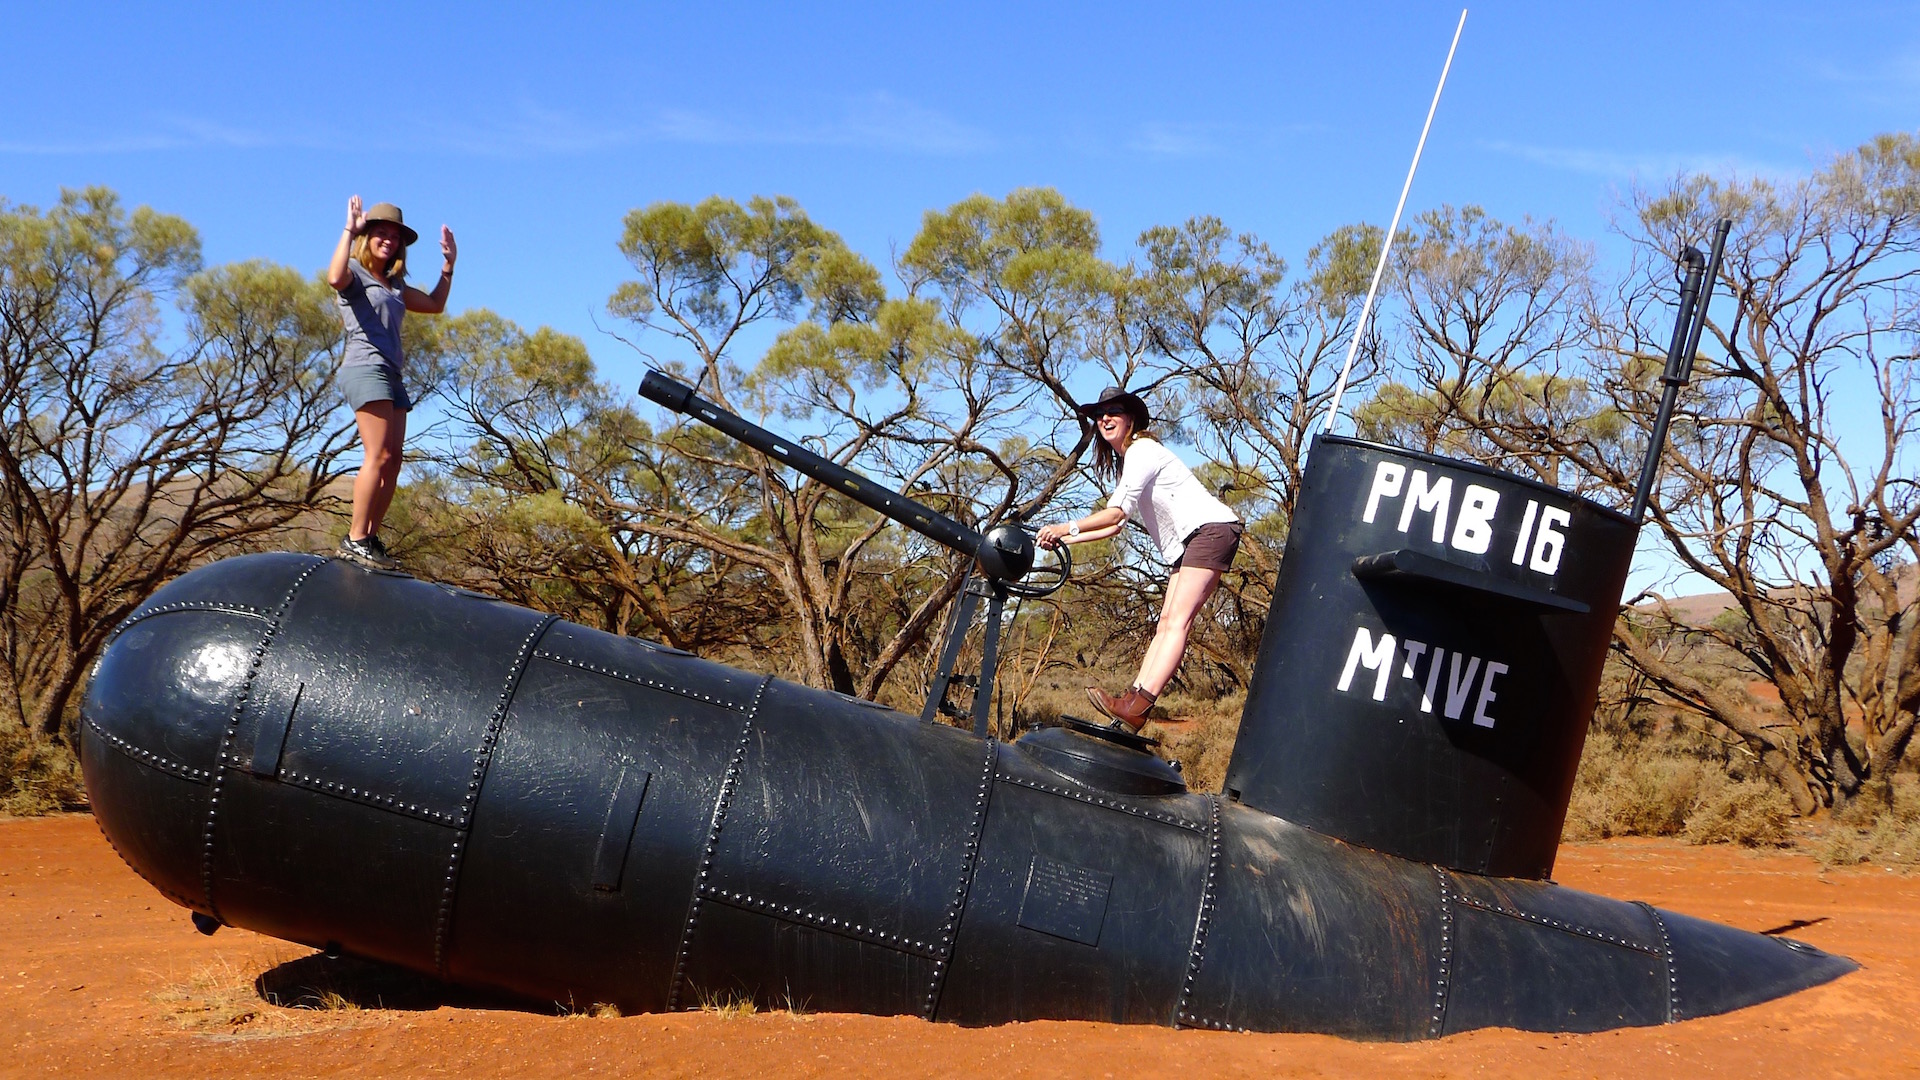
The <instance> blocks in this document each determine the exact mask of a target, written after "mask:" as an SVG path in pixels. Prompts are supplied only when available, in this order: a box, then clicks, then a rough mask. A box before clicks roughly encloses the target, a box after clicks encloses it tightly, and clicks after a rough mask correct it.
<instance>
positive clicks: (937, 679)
mask: <svg viewBox="0 0 1920 1080" xmlns="http://www.w3.org/2000/svg"><path fill="white" fill-rule="evenodd" d="M640 396H641V397H644V398H646V399H647V400H648V401H651V402H654V403H655V404H658V405H664V406H666V407H667V408H669V409H672V410H673V411H674V412H677V413H680V414H681V415H683V416H687V417H690V418H692V419H695V420H698V421H700V422H701V423H704V424H706V425H708V426H709V427H712V428H713V429H714V430H716V431H719V432H720V433H722V434H724V435H728V436H731V437H732V438H734V439H736V440H738V441H739V442H742V443H745V444H746V445H747V446H750V447H752V448H753V449H755V450H758V451H760V452H761V453H762V454H765V455H766V456H767V457H768V458H769V459H771V460H773V461H777V462H779V463H781V464H783V465H786V466H789V467H791V468H793V469H794V470H795V471H797V472H799V473H801V474H802V475H804V476H810V477H812V478H813V479H815V480H818V481H820V482H821V483H823V484H825V485H827V486H828V487H830V488H832V489H833V490H835V491H838V492H840V493H841V494H843V495H845V496H847V497H848V498H850V499H852V500H854V501H855V502H857V503H859V504H861V505H862V506H865V507H867V508H868V509H870V510H874V511H877V512H879V513H881V514H884V515H886V516H887V517H890V518H892V519H893V520H895V521H897V522H899V523H900V524H902V525H905V526H906V527H907V528H909V529H912V530H913V531H914V532H917V533H919V534H920V535H922V536H924V537H926V538H927V539H929V540H933V541H935V542H936V543H940V544H944V545H945V546H947V547H949V548H951V549H953V550H954V551H957V552H959V553H960V554H962V555H967V556H971V557H972V559H973V566H972V571H970V572H969V575H968V580H967V581H966V583H965V584H963V585H962V587H961V592H960V596H959V599H958V601H957V602H956V603H955V604H954V607H953V617H952V619H951V620H949V623H948V626H947V644H946V648H944V649H943V650H942V651H941V655H940V666H939V668H938V669H937V670H936V672H935V674H934V679H933V685H932V686H931V687H930V688H929V689H928V691H927V703H926V705H925V707H924V708H923V709H922V710H921V713H920V719H921V720H923V721H925V722H928V723H932V722H933V721H934V720H935V719H936V718H937V717H938V716H939V715H940V714H941V712H942V711H950V709H949V707H947V705H946V701H947V690H948V688H949V687H951V686H952V685H954V684H955V683H957V682H962V681H963V680H962V678H960V677H957V676H955V675H954V672H953V668H954V665H955V664H956V663H958V662H959V658H960V648H961V646H962V645H963V644H964V643H965V641H966V631H967V628H968V627H970V626H972V625H973V616H974V611H975V610H976V608H977V606H978V605H979V602H980V599H981V597H982V596H984V597H985V598H986V600H987V624H986V631H985V637H984V640H983V641H982V643H981V650H980V653H981V656H980V674H979V675H978V676H976V677H975V678H973V679H967V680H964V681H965V682H967V683H970V684H971V685H972V686H973V731H974V734H976V735H985V734H986V733H987V720H988V717H987V710H988V703H989V701H990V700H991V699H992V696H993V681H994V675H995V670H996V668H997V667H998V665H999V658H1000V613H1001V611H1002V610H1004V608H1005V606H1006V602H1007V597H1008V596H1009V595H1012V596H1023V597H1037V596H1045V595H1047V594H1048V593H1051V592H1054V591H1055V590H1057V589H1059V588H1060V587H1061V586H1062V585H1065V584H1066V581H1067V578H1068V577H1069V575H1071V573H1072V566H1073V564H1072V561H1071V559H1070V558H1069V556H1068V555H1067V549H1066V548H1064V547H1061V548H1058V549H1056V550H1055V553H1054V554H1055V557H1056V558H1057V559H1058V560H1059V561H1058V563H1057V564H1056V565H1055V567H1052V568H1041V569H1040V570H1039V571H1038V572H1039V573H1041V574H1043V575H1046V576H1047V577H1049V578H1050V579H1051V580H1047V581H1044V582H1041V583H1037V584H1030V583H1025V582H1022V581H1021V579H1022V578H1025V577H1027V576H1028V575H1030V574H1033V573H1035V567H1034V544H1033V537H1032V536H1030V535H1028V534H1027V531H1026V530H1025V529H1023V528H1021V527H1020V526H1019V525H1018V524H1015V523H1013V522H1002V523H1001V524H999V525H995V526H994V527H992V528H990V529H988V530H987V531H986V533H985V534H984V535H982V534H981V533H979V532H977V531H976V530H974V529H970V528H968V527H967V526H965V525H962V524H961V523H960V522H958V521H955V520H954V519H953V518H951V517H948V516H947V515H946V514H943V513H941V512H940V511H938V510H935V509H934V508H932V507H930V506H928V505H927V504H925V503H923V502H920V501H919V500H917V499H913V498H910V497H908V496H906V495H903V494H901V493H900V492H897V491H892V490H889V489H887V488H884V487H881V486H880V485H879V484H876V483H874V482H873V481H871V480H869V479H867V478H866V477H864V476H861V475H860V474H859V473H857V472H854V471H853V470H852V469H849V468H847V467H846V466H844V465H841V464H840V463H838V462H836V461H831V460H829V459H827V458H825V457H822V456H821V455H819V454H816V453H814V452H813V451H811V450H809V449H807V448H806V447H804V446H801V445H800V444H799V443H796V442H794V441H792V440H791V439H783V438H781V437H780V436H778V435H775V434H774V433H773V432H771V431H768V430H767V429H766V428H763V427H761V426H759V425H758V424H755V423H753V422H751V421H749V420H747V419H745V418H743V417H740V416H738V415H735V414H734V413H731V412H728V411H727V410H726V409H723V408H721V407H720V406H718V405H716V404H714V403H713V402H711V401H708V400H706V399H705V398H702V397H700V396H699V395H697V394H695V393H694V392H693V387H691V386H688V385H687V384H686V383H683V382H681V381H679V380H678V379H675V378H673V377H672V376H670V375H666V374H664V373H662V372H659V371H649V372H647V377H646V378H645V379H643V380H641V383H640ZM973 571H977V572H978V578H975V577H974V573H973Z"/></svg>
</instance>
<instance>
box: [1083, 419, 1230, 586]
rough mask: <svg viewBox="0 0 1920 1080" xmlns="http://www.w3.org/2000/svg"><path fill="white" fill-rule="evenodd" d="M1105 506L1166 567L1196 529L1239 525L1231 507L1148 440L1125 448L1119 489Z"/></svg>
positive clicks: (1153, 442) (1174, 458)
mask: <svg viewBox="0 0 1920 1080" xmlns="http://www.w3.org/2000/svg"><path fill="white" fill-rule="evenodd" d="M1107 505H1108V506H1110V507H1118V508H1119V509H1120V511H1121V512H1122V513H1124V514H1126V515H1127V516H1128V517H1130V518H1132V519H1134V520H1135V521H1138V522H1139V523H1140V525H1141V527H1142V528H1144V529H1146V530H1147V535H1148V536H1151V537H1153V542H1154V545H1155V546H1157V547H1158V548H1159V549H1160V555H1161V557H1162V558H1165V559H1166V560H1167V561H1168V562H1172V561H1173V560H1175V559H1177V558H1179V557H1180V555H1181V553H1182V552H1184V551H1186V549H1187V537H1189V536H1192V535H1193V533H1194V530H1196V529H1198V528H1199V527H1200V526H1202V525H1211V524H1213V523H1214V522H1235V521H1239V520H1240V516H1239V515H1238V514H1235V513H1234V512H1233V508H1232V507H1230V506H1228V505H1227V504H1226V503H1223V502H1221V501H1220V500H1219V499H1216V498H1214V497H1213V493H1212V492H1210V491H1208V490H1207V489H1206V488H1205V487H1203V486H1201V483H1200V481H1199V480H1196V479H1194V476H1193V470H1191V469H1189V468H1187V467H1186V465H1184V464H1182V463H1181V461H1180V459H1179V458H1177V457H1175V456H1173V451H1171V450H1169V449H1167V448H1166V447H1164V446H1161V445H1160V443H1159V441H1158V440H1155V439H1149V438H1140V439H1136V440H1134V443H1133V445H1132V446H1129V447H1127V453H1126V456H1125V457H1124V458H1122V459H1121V463H1120V483H1119V485H1118V486H1116V487H1115V488H1114V489H1113V496H1112V497H1111V498H1109V499H1108V500H1107Z"/></svg>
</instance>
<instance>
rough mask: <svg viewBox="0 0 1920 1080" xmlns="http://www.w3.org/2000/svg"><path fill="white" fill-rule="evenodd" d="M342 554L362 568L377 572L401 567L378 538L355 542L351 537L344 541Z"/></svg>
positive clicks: (341, 549)
mask: <svg viewBox="0 0 1920 1080" xmlns="http://www.w3.org/2000/svg"><path fill="white" fill-rule="evenodd" d="M340 553H341V554H342V555H345V556H346V557H347V558H349V559H352V560H353V561H354V562H357V563H359V564H360V565H361V566H369V567H372V568H373V569H375V570H392V569H394V568H396V567H398V566H399V565H400V564H399V563H397V562H395V561H394V559H393V556H391V555H389V554H387V546H386V545H385V544H382V543H381V542H380V538H379V537H377V536H369V537H367V538H365V539H363V540H355V539H352V538H351V537H349V538H348V539H345V540H342V541H340Z"/></svg>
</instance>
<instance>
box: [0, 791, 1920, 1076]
mask: <svg viewBox="0 0 1920 1080" xmlns="http://www.w3.org/2000/svg"><path fill="white" fill-rule="evenodd" d="M1559 880H1560V881H1561V882H1562V883H1563V884H1566V885H1569V886H1572V887H1574V888H1579V889H1587V890H1590V891H1593V892H1597V893H1602V894H1605V895H1608V896H1615V897H1621V898H1628V899H1643V900H1649V901H1651V902H1653V903H1655V904H1659V905H1661V906H1662V907H1668V908H1672V909H1674V910H1677V911H1682V912H1685V913H1687V914H1690V915H1698V916H1703V917H1705V918H1709V919H1715V920H1718V921H1721V922H1725V923H1730V924H1732V925H1734V926H1739V927H1743V928H1746V929H1749V930H1771V929H1776V928H1779V927H1785V926H1792V927H1794V929H1793V930H1792V933H1793V934H1794V936H1796V937H1798V938H1800V939H1801V940H1804V941H1808V942H1811V943H1812V944H1815V945H1818V946H1820V947H1821V948H1824V949H1829V950H1832V951H1835V952H1841V953H1846V954H1847V955H1849V956H1852V957H1853V958H1854V959H1856V960H1859V961H1860V962H1861V963H1862V964H1864V965H1865V969H1864V970H1862V971H1860V972H1857V973H1855V974H1853V975H1849V976H1847V977H1845V978H1843V979H1841V980H1839V981H1838V982H1835V983H1832V984H1829V985H1827V986H1822V987H1817V988H1815V989H1813V990H1810V991H1807V992H1806V993H1803V994H1798V995H1795V996H1793V997H1789V998H1786V999H1784V1000H1781V1001H1775V1002H1770V1003H1768V1004H1765V1005H1761V1006H1758V1007H1756V1008H1752V1009H1747V1010H1745V1011H1742V1012H1738V1013H1734V1014H1732V1015H1730V1016H1718V1017H1712V1018H1709V1019H1705V1020H1694V1021H1689V1022H1687V1023H1683V1024H1675V1025H1671V1026H1668V1027H1661V1028H1640V1029H1635V1030H1630V1031H1617V1032H1607V1033H1604V1034H1600V1035H1571V1036H1570V1035H1530V1034H1526V1033H1523V1032H1514V1031H1480V1032H1474V1033H1471V1034H1467V1035H1463V1036H1457V1037H1454V1038H1451V1039H1446V1040H1443V1041H1440V1042H1433V1043H1417V1044H1411V1045H1398V1044H1369V1043H1353V1042H1345V1041H1342V1040H1339V1039H1333V1038H1327V1037H1324V1036H1313V1035H1234V1034H1220V1033H1213V1032H1202V1031H1172V1030H1168V1029H1164V1028H1148V1027H1118V1026H1114V1025H1110V1024H1090V1023H1033V1024H1015V1025H1008V1026H1005V1027H997V1028H958V1027H952V1026H949V1025H944V1024H929V1023H925V1022H922V1021H919V1020H911V1019H900V1018H890V1019H882V1018H875V1017H865V1016H845V1015H824V1014H806V1013H794V1012H775V1013H762V1014H758V1015H751V1016H741V1015H737V1014H733V1013H728V1012H724V1011H707V1012H696V1013H681V1014H676V1015H671V1016H634V1017H596V1016H591V1015H584V1014H583V1015H573V1016H555V1015H548V1014H543V1013H540V1012H535V1011H530V1009H529V1008H528V1007H525V1006H516V1005H515V1004H514V1003H511V1002H505V1001H495V1000H488V999H485V998H482V997H478V996H475V995H467V994H460V993H457V992H451V993H450V992H448V991H445V990H441V989H438V988H435V987H433V986H431V985H430V984H424V983H420V982H417V981H414V980H410V979H398V980H395V979H393V978H392V977H391V976H386V975H382V974H379V973H368V972H366V971H364V970H361V971H358V972H357V973H355V972H352V971H345V970H344V969H341V968H340V967H339V966H338V965H333V966H331V967H330V966H329V965H327V964H326V962H324V961H322V960H321V959H319V958H317V957H315V956H313V954H311V953H310V952H309V951H308V950H305V949H302V948H299V947H298V946H293V945H287V944H285V943H281V942H275V941H272V940H270V939H267V938H262V937H259V936H258V935H255V934H250V933H247V932H245V931H240V930H222V931H221V932H220V933H219V934H217V935H215V936H214V937H211V938H206V937H201V936H200V935H199V934H196V933H195V932H194V931H193V928H192V926H191V925H190V924H189V923H188V921H187V916H186V912H184V911H182V910H181V909H179V908H176V907H174V906H173V905H172V904H170V903H168V902H167V901H165V900H162V899H161V898H160V897H159V896H158V894H156V893H155V892H154V891H153V890H152V889H150V888H148V887H147V885H146V884H145V883H144V882H142V881H141V880H140V879H139V878H137V877H135V876H134V874H133V873H132V872H131V871H129V870H128V869H127V868H126V867H125V866H124V865H123V864H122V863H121V862H120V860H119V859H118V857H116V856H115V855H114V853H113V851H112V850H111V849H110V848H108V847H107V845H106V842H105V841H104V840H102V839H101V838H100V834H99V833H98V831H97V830H96V829H95V828H94V824H93V820H92V819H91V818H89V817H86V816H84V815H73V816H66V817H55V818H43V819H33V820H0V1075H5V1076H36V1077H37V1076H135V1075H153V1074H159V1075H167V1076H188V1075H191V1076H209V1077H225V1076H266V1075H271V1076H343V1075H351V1076H355V1077H385V1076H415V1075H441V1074H447V1075H487V1076H492V1075H512V1076H516V1077H573V1076H577V1075H580V1074H583V1073H591V1074H599V1075H609V1074H611V1075H646V1076H712V1075H731V1076H764V1075H778V1076H843V1075H856V1076H886V1077H889V1078H893V1077H913V1076H953V1075H980V1076H989V1077H993V1078H995V1080H1000V1078H1002V1077H1010V1076H1038V1077H1053V1076H1094V1077H1099V1076H1121V1077H1144V1076H1148V1075H1165V1074H1170V1073H1179V1074H1184V1075H1192V1076H1208V1077H1212V1076H1260V1077H1276V1076H1371V1075H1380V1074H1391V1075H1413V1076H1421V1077H1431V1076H1464V1075H1488V1076H1524V1077H1551V1076H1580V1077H1586V1076H1634V1077H1635V1078H1636V1080H1645V1078H1649V1077H1664V1076H1683V1077H1687V1078H1688V1080H1694V1078H1700V1077H1715V1076H1725V1077H1736V1078H1739V1080H1753V1078H1756V1077H1765V1076H1791V1077H1796V1078H1807V1077H1829V1076H1860V1077H1876V1078H1879V1077H1890V1076H1920V1019H1916V1017H1920V878H1916V877H1912V876H1899V875H1895V874H1890V873H1887V872H1885V871H1883V870H1848V871H1837V872H1835V871H1829V872H1822V871H1821V869H1820V867H1819V866H1818V865H1817V864H1816V863H1814V862H1813V861H1812V860H1811V859H1808V858H1806V857H1804V856H1800V855H1793V854H1777V853H1774V854H1751V853H1748V852H1744V851H1739V850H1733V849H1728V848H1693V847H1686V846H1683V845H1680V844H1677V843H1671V842H1665V841H1613V842H1609V843H1605V844H1596V845H1581V846H1573V847H1568V848H1566V849H1565V850H1564V851H1563V852H1562V854H1561V859H1560V866H1559ZM383 980H384V981H383ZM259 987H265V988H266V990H267V991H268V992H269V993H271V994H274V995H275V996H277V997H279V998H280V999H281V1000H291V999H293V998H295V997H298V996H300V995H301V994H302V993H307V994H308V1000H310V1001H313V1002H315V1003H324V1004H328V1005H331V1006H333V1007H331V1008H325V1009H292V1008H282V1007H278V1006H275V1005H272V1004H269V1003H268V1002H267V1001H265V1000H263V999H262V997H261V994H260V991H259V989H258V988H259ZM323 996H324V1002H322V1001H321V998H322V997H323Z"/></svg>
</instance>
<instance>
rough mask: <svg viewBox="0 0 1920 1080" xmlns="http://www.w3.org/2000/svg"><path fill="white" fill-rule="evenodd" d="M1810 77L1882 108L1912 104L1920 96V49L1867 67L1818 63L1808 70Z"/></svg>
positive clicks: (1911, 46)
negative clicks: (1843, 88)
mask: <svg viewBox="0 0 1920 1080" xmlns="http://www.w3.org/2000/svg"><path fill="white" fill-rule="evenodd" d="M1809 71H1811V73H1812V74H1813V76H1814V77H1815V78H1817V79H1819V80H1821V81H1823V82H1826V83H1830V84H1833V85H1835V86H1843V87H1847V88H1849V89H1851V90H1853V91H1854V92H1855V93H1856V94H1857V95H1859V96H1860V97H1863V98H1865V99H1867V100H1870V101H1876V102H1880V103H1883V104H1887V103H1898V104H1901V105H1908V104H1911V103H1912V101H1913V98H1914V94H1915V93H1916V92H1920V45H1910V46H1908V47H1907V48H1905V49H1903V50H1901V51H1899V52H1896V53H1895V54H1893V55H1892V56H1890V57H1887V58H1885V59H1883V60H1878V61H1875V62H1872V63H1867V64H1846V65H1842V64H1836V63H1834V62H1832V61H1820V62H1817V63H1815V64H1813V65H1811V66H1810V68H1809Z"/></svg>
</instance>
